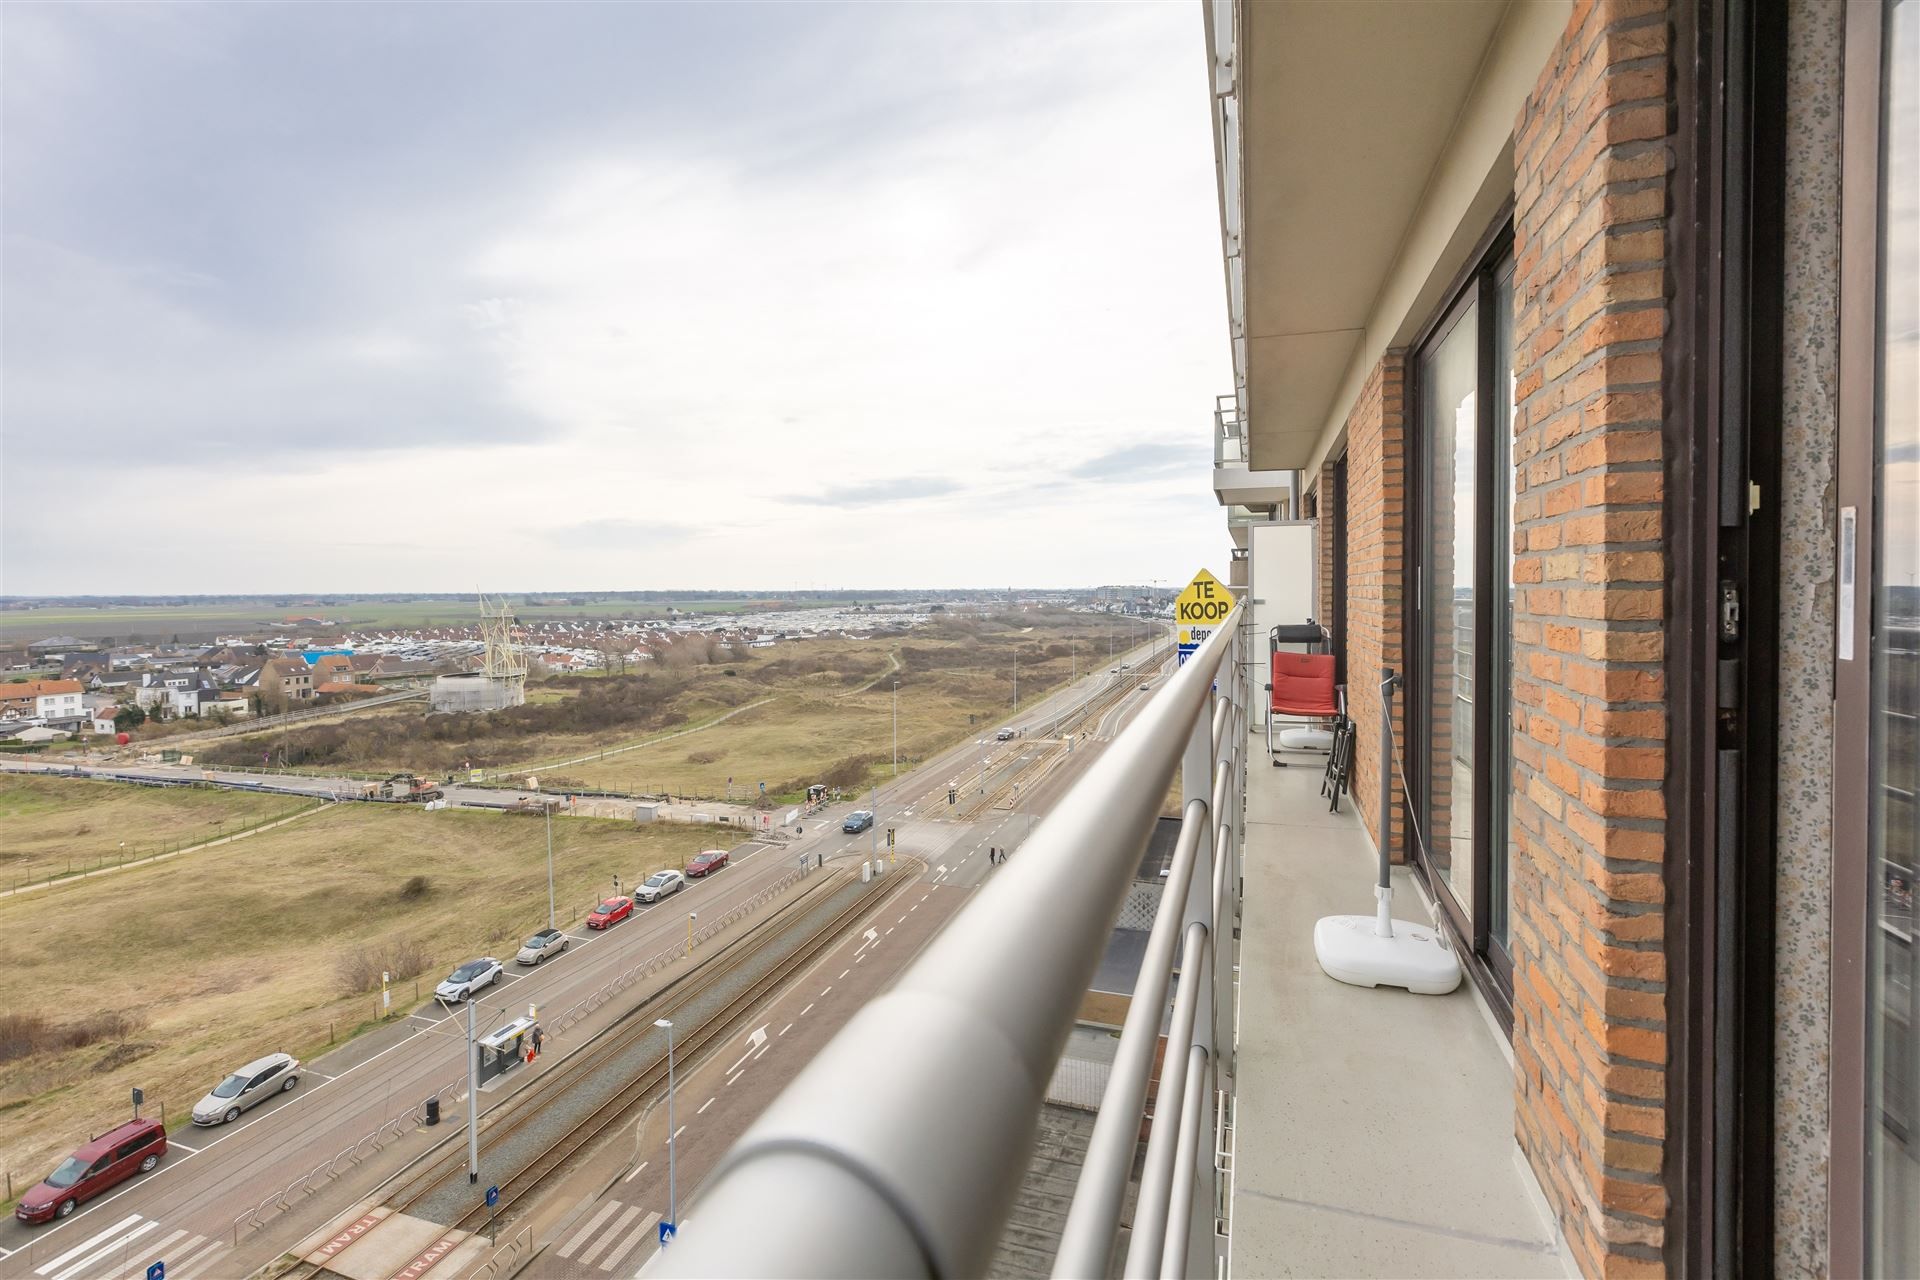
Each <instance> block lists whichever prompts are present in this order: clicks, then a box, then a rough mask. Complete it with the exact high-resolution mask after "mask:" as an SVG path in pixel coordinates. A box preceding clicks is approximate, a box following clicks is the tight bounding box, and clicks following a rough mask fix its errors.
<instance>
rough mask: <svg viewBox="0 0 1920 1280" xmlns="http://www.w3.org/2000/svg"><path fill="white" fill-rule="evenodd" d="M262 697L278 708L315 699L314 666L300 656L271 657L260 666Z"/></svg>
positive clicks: (265, 701)
mask: <svg viewBox="0 0 1920 1280" xmlns="http://www.w3.org/2000/svg"><path fill="white" fill-rule="evenodd" d="M259 685H260V698H261V701H262V702H264V703H265V704H266V705H267V706H269V707H273V708H275V709H278V710H285V709H286V708H288V707H298V706H302V705H304V704H307V703H310V702H312V701H313V668H312V667H309V666H308V665H307V664H306V662H305V661H304V660H303V659H300V658H270V659H268V660H267V662H266V663H265V664H263V665H262V666H261V668H260V677H259Z"/></svg>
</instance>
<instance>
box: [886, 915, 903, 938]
mask: <svg viewBox="0 0 1920 1280" xmlns="http://www.w3.org/2000/svg"><path fill="white" fill-rule="evenodd" d="M906 920H907V918H906V917H905V916H901V917H900V922H901V923H902V924H905V923H906ZM887 932H888V933H889V934H891V933H892V932H893V926H892V925H888V926H887Z"/></svg>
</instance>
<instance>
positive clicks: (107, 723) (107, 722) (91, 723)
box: [87, 702, 120, 733]
mask: <svg viewBox="0 0 1920 1280" xmlns="http://www.w3.org/2000/svg"><path fill="white" fill-rule="evenodd" d="M119 712H120V704H119V703H117V702H109V703H106V704H105V705H103V706H97V707H94V708H92V709H90V710H89V711H88V712H87V727H88V728H89V729H91V730H92V731H93V732H94V733H113V732H115V731H116V730H117V729H118V728H119V727H120V726H119V725H117V724H115V723H114V722H113V718H114V716H116V715H118V714H119Z"/></svg>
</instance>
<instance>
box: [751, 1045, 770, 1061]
mask: <svg viewBox="0 0 1920 1280" xmlns="http://www.w3.org/2000/svg"><path fill="white" fill-rule="evenodd" d="M771 1048H773V1046H772V1045H770V1044H763V1045H761V1046H760V1052H758V1053H756V1054H754V1055H753V1060H754V1061H755V1062H758V1061H760V1059H762V1058H764V1057H766V1056H767V1050H769V1049H771Z"/></svg>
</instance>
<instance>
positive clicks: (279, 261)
mask: <svg viewBox="0 0 1920 1280" xmlns="http://www.w3.org/2000/svg"><path fill="white" fill-rule="evenodd" d="M0 81H3V82H4V86H3V87H0V94H3V95H4V96H3V97H0V255H3V256H0V504H3V507H4V509H3V510H0V539H3V540H4V541H3V543H0V593H4V594H10V595H42V594H77V593H97V594H113V593H142V592H153V593H164V592H206V593H228V592H248V591H368V592H377V591H404V590H422V591H460V590H471V589H474V588H476V587H480V588H485V589H488V590H523V589H524V590H537V589H569V588H570V589H602V590H615V589H632V590H643V589H655V588H674V587H682V588H711V589H729V588H743V589H745V588H763V589H773V590H779V589H802V588H807V587H813V586H871V587H913V586H929V587H963V586H1029V585H1033V586H1037V585H1081V584H1084V585H1097V584H1102V583H1110V582H1134V583H1144V582H1150V581H1153V580H1155V579H1161V580H1165V581H1168V582H1176V581H1185V580H1186V579H1187V578H1189V577H1191V576H1192V574H1193V572H1194V571H1195V570H1196V569H1198V568H1200V567H1202V566H1205V567H1208V568H1210V569H1212V570H1213V571H1214V572H1215V573H1217V574H1219V575H1220V576H1222V577H1223V578H1224V577H1225V571H1226V561H1227V546H1228V543H1227V536H1226V530H1225V524H1224V520H1223V513H1222V511H1221V509H1220V508H1219V507H1218V506H1217V505H1216V503H1215V501H1214V498H1213V494H1212V491H1211V489H1210V487H1209V485H1210V480H1209V474H1208V468H1209V466H1210V464H1211V445H1210V431H1211V410H1212V405H1213V397H1214V395H1215V394H1216V393H1220V392H1225V391H1228V390H1230V389H1231V385H1232V383H1231V364H1230V357H1231V353H1230V350H1229V345H1228V336H1227V327H1226V310H1225V301H1224V290H1223V284H1222V274H1221V263H1220V239H1219V221H1218V211H1217V206H1216V197H1215V187H1214V174H1213V152H1212V135H1211V130H1210V125H1209V121H1208V114H1207V112H1208V83H1207V75H1206V65H1205V53H1204V44H1203V37H1202V30H1201V19H1200V13H1199V11H1198V10H1197V9H1196V8H1195V7H1194V6H1193V5H1192V4H1190V3H1169V4H1165V5H1157V4H1126V5H1097V4H1074V5H1069V4H1051V5H1035V6H1022V5H1013V4H992V5H989V4H977V5H976V4H965V5H960V4H955V5H941V4H921V5H898V6H894V5H886V6H882V5H860V6H841V5H828V4H780V5H769V6H756V5H746V4H732V5H710V6H698V5H687V6H680V5H614V4H601V5H584V4H582V5H558V4H554V5H539V6H524V7H523V6H516V5H510V4H496V5H472V6H458V5H438V4H434V5H429V4H411V5H406V4H391V5H297V4H295V5H280V4H275V5H242V4H218V5H206V6H179V5H167V4H149V3H142V4H137V5H116V4H86V5H74V4H62V5H57V6H35V5H29V4H22V3H12V4H8V5H6V6H4V9H0Z"/></svg>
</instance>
